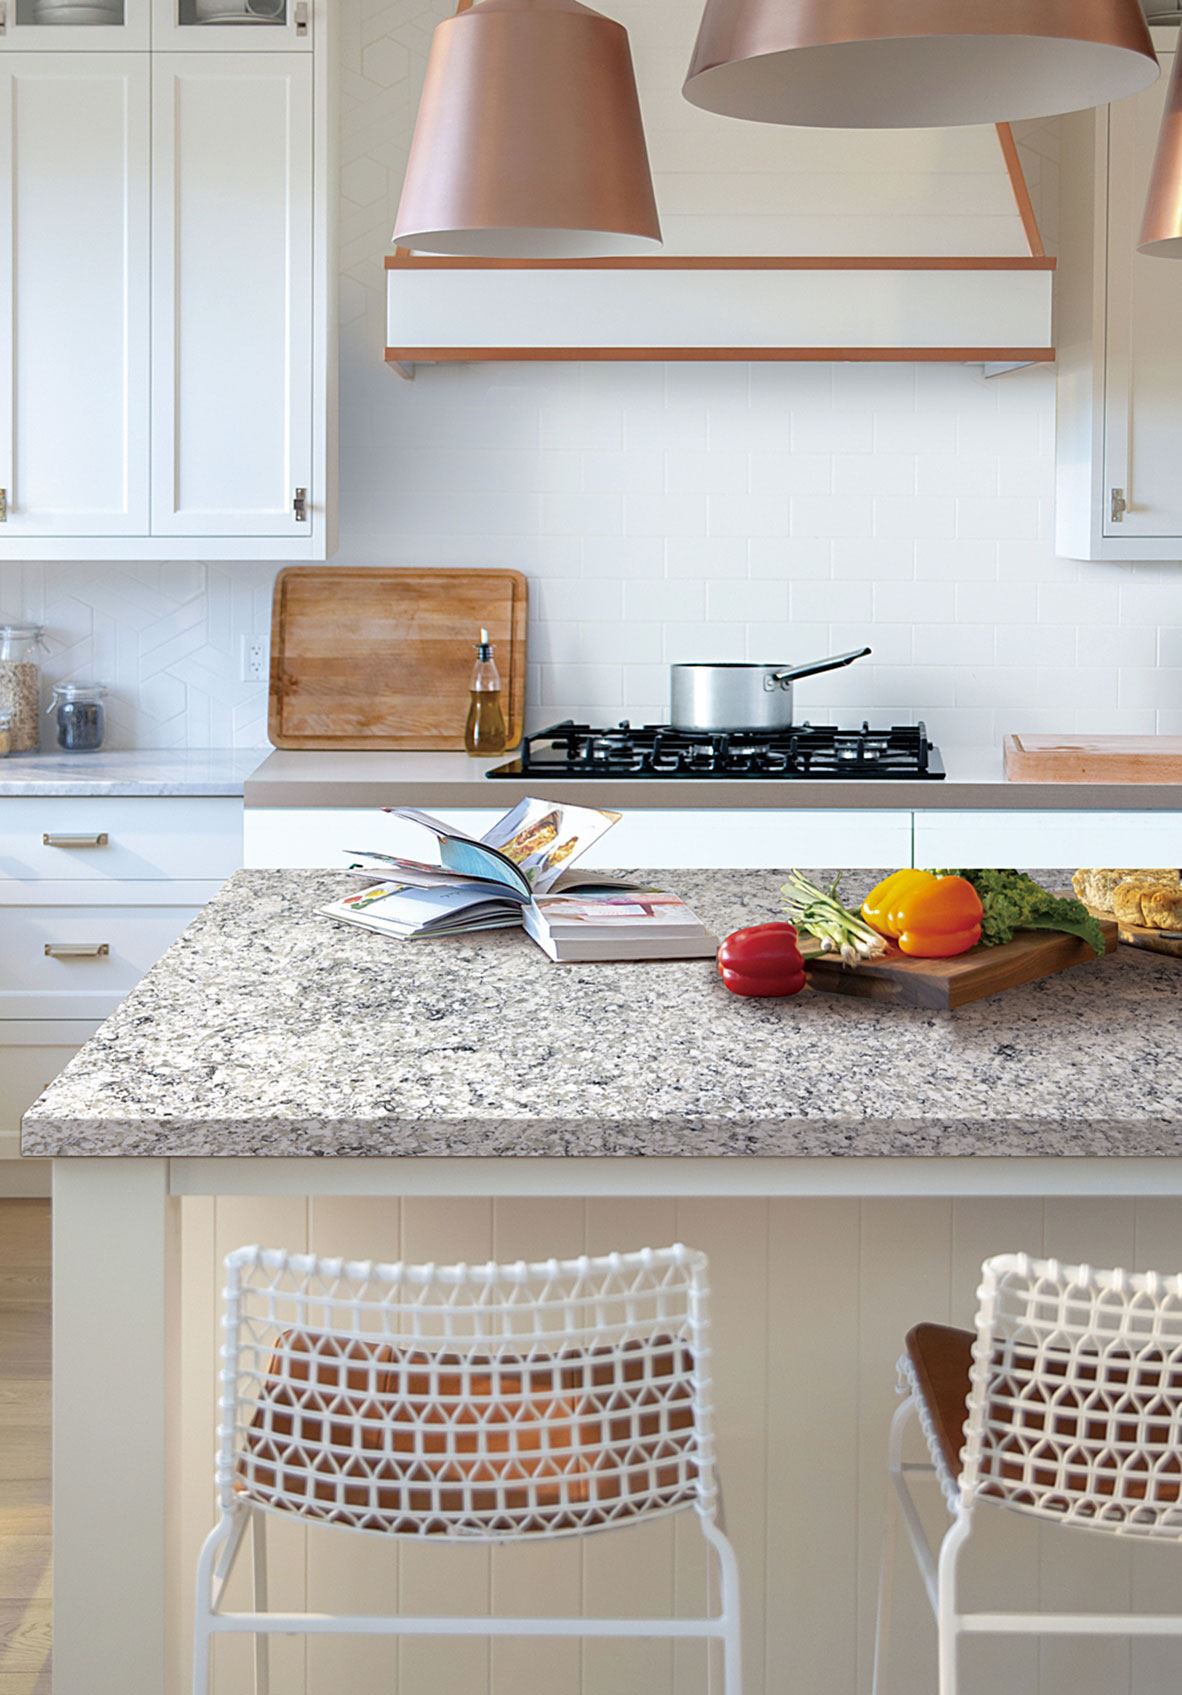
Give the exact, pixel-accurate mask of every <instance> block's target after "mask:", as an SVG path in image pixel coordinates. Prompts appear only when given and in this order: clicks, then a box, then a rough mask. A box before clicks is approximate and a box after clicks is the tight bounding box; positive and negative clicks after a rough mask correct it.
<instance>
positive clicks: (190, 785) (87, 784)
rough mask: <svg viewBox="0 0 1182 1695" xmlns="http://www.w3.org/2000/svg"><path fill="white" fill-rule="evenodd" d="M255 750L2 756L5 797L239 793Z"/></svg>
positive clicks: (0, 792)
mask: <svg viewBox="0 0 1182 1695" xmlns="http://www.w3.org/2000/svg"><path fill="white" fill-rule="evenodd" d="M262 757H263V756H262V754H261V753H260V752H259V751H258V749H257V748H237V749H236V748H216V747H215V748H146V749H137V750H134V751H130V752H117V751H113V750H112V751H110V752H108V751H107V750H106V749H100V750H99V752H98V753H75V754H69V753H14V754H11V755H10V756H9V757H8V758H7V759H0V797H3V796H4V795H240V794H241V793H242V789H243V784H244V782H245V780H246V778H247V776H248V775H249V774H250V772H251V771H253V770H254V768H255V766H256V765H257V764H258V763H259V760H260V759H261V758H262Z"/></svg>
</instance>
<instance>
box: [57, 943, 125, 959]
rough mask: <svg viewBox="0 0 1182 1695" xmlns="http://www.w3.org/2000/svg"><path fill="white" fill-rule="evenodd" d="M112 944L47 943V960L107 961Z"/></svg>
mask: <svg viewBox="0 0 1182 1695" xmlns="http://www.w3.org/2000/svg"><path fill="white" fill-rule="evenodd" d="M110 951H111V944H110V942H46V944H45V957H46V959H106V957H107V955H108V954H109V953H110Z"/></svg>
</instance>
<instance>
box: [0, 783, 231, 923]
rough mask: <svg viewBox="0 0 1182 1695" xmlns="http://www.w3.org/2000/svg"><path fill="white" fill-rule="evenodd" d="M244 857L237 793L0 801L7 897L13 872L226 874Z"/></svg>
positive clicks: (0, 859)
mask: <svg viewBox="0 0 1182 1695" xmlns="http://www.w3.org/2000/svg"><path fill="white" fill-rule="evenodd" d="M46 837H48V838H49V839H48V841H47V840H46V839H45V838H46ZM103 837H105V838H106V840H105V841H104V840H103V839H102V838H103ZM241 864H242V803H241V801H239V800H236V799H234V798H233V797H228V796H227V797H222V796H206V795H200V796H189V795H178V796H175V797H174V796H169V797H165V798H156V797H144V798H138V797H135V796H130V795H117V796H107V795H95V796H86V795H47V796H33V795H16V796H9V797H7V798H6V799H4V800H3V801H0V900H3V899H5V898H6V897H5V895H4V893H3V887H4V882H5V880H6V879H8V878H16V879H18V880H22V881H24V880H27V879H30V878H42V877H51V878H56V879H60V880H62V881H73V880H77V881H80V882H109V881H111V880H112V879H115V880H119V881H124V880H138V879H140V878H143V879H146V880H157V879H161V878H173V877H199V878H206V879H214V880H217V881H221V880H222V879H224V878H226V877H228V876H229V875H230V873H231V872H232V871H237V869H238V867H239V866H240V865H241Z"/></svg>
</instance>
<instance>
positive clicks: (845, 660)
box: [775, 647, 871, 687]
mask: <svg viewBox="0 0 1182 1695" xmlns="http://www.w3.org/2000/svg"><path fill="white" fill-rule="evenodd" d="M870 651H871V650H870V648H868V647H857V648H855V649H854V650H853V652H852V653H837V654H834V655H833V657H832V658H830V659H814V660H812V661H811V662H810V663H809V664H808V665H793V666H792V667H791V668H790V669H789V670H787V671H777V672H776V673H775V680H776V682H777V683H779V684H780V685H781V687H783V686H784V684H786V683H795V682H797V681H798V680H799V679H800V678H801V677H815V676H817V675H818V674H819V673H820V672H822V671H840V670H841V668H842V666H843V665H852V664H853V663H854V660H855V659H865V657H866V655H867V654H868V653H869V652H870Z"/></svg>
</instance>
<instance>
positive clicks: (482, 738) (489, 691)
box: [464, 630, 505, 753]
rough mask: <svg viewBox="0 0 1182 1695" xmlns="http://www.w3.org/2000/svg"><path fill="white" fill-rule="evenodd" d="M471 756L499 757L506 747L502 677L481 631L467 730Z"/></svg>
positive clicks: (489, 643) (465, 744) (465, 743)
mask: <svg viewBox="0 0 1182 1695" xmlns="http://www.w3.org/2000/svg"><path fill="white" fill-rule="evenodd" d="M464 746H465V747H466V748H467V749H468V752H469V753H500V752H501V751H502V750H503V748H504V746H505V714H504V712H503V711H502V709H501V677H500V673H499V672H498V670H497V662H496V660H495V659H494V658H493V648H492V643H491V642H490V641H489V639H488V631H487V630H481V632H480V640H479V641H478V642H477V644H476V665H475V668H474V670H473V672H472V704H471V706H469V708H468V722H467V724H466V725H465V727H464Z"/></svg>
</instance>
